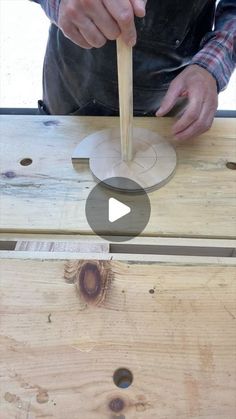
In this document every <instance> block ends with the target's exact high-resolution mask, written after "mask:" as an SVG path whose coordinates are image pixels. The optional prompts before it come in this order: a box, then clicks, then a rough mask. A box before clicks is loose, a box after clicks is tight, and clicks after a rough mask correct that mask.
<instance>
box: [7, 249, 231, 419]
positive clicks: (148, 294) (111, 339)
mask: <svg viewBox="0 0 236 419" xmlns="http://www.w3.org/2000/svg"><path fill="white" fill-rule="evenodd" d="M12 253H14V252H12ZM32 257H33V256H32V255H31V258H32ZM77 258H78V255H77ZM95 267H96V269H97V273H96V275H95V273H94V272H96V271H95ZM0 271H1V294H2V296H1V339H0V360H1V362H2V365H0V377H1V384H0V405H1V408H2V415H1V418H2V419H15V418H19V419H40V418H45V419H51V418H54V419H65V418H68V419H125V418H126V419H164V418H165V419H175V418H179V419H190V418H191V419H210V418H212V419H213V418H214V419H226V418H227V419H234V418H235V412H236V404H235V391H236V363H235V357H236V334H235V319H236V304H235V294H236V289H235V286H236V281H235V280H234V278H235V264H234V266H233V265H232V266H226V265H225V262H223V263H222V262H221V261H220V260H219V259H218V258H215V262H214V261H211V262H209V263H208V264H206V265H201V266H200V265H199V263H195V262H192V261H191V260H190V261H188V260H187V258H186V260H185V263H184V261H182V262H181V263H178V262H172V263H171V264H169V263H167V262H165V263H161V264H160V263H158V262H154V261H151V262H150V261H148V260H147V261H146V262H145V261H130V256H129V255H128V259H126V260H125V259H124V260H122V261H117V260H112V261H111V260H107V261H101V260H100V261H97V260H95V261H94V260H90V261H89V262H88V261H83V260H81V259H80V260H76V259H74V260H73V259H70V254H69V253H68V254H67V255H66V256H64V255H63V256H62V258H60V256H59V255H57V258H54V259H51V256H50V253H48V254H47V255H45V254H44V255H43V257H42V259H41V256H40V254H36V255H35V258H34V259H27V257H26V258H25V256H23V258H21V259H19V258H18V259H17V258H16V257H15V258H11V259H1V258H0ZM85 273H87V276H86V275H85ZM93 273H94V276H95V278H94V277H93ZM93 279H94V281H95V282H94V283H93ZM95 283H96V287H95ZM86 284H87V286H88V287H87V286H86ZM93 287H95V288H93ZM94 290H95V291H96V292H92V291H94ZM98 290H99V292H97V291H98ZM1 362H0V364H1ZM124 367H125V368H127V369H128V370H129V371H130V372H131V373H132V375H133V382H132V384H131V385H130V386H129V387H128V388H122V387H121V386H120V385H119V386H117V385H116V384H119V382H116V380H115V378H116V377H114V381H113V374H114V373H115V371H116V370H117V369H118V368H124Z"/></svg>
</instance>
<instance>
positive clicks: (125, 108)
mask: <svg viewBox="0 0 236 419" xmlns="http://www.w3.org/2000/svg"><path fill="white" fill-rule="evenodd" d="M116 45H117V68H118V84H119V108H120V141H121V158H122V160H124V161H131V160H132V158H133V153H132V141H133V48H132V47H129V46H128V45H126V43H125V42H124V41H123V40H122V38H118V39H117V41H116Z"/></svg>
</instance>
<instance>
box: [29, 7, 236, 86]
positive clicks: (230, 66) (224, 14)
mask: <svg viewBox="0 0 236 419" xmlns="http://www.w3.org/2000/svg"><path fill="white" fill-rule="evenodd" d="M33 1H34V2H36V3H39V4H41V6H42V8H43V9H44V11H45V13H46V15H47V16H48V17H49V19H50V20H51V21H52V22H53V23H55V24H57V21H58V12H59V5H60V1H61V0H33ZM189 64H197V65H199V66H201V67H203V68H205V69H206V70H208V71H209V72H210V73H211V74H212V75H213V77H214V78H215V79H216V81H217V85H218V91H219V92H220V91H221V90H223V89H225V87H226V86H227V84H228V82H229V79H230V76H231V74H232V73H233V71H234V69H235V66H236V0H220V2H219V4H218V6H217V9H216V17H215V28H214V31H212V32H209V33H207V34H206V35H205V37H204V38H203V40H202V42H201V48H200V50H199V52H198V53H197V54H196V55H195V56H193V58H192V60H191V61H190V63H189Z"/></svg>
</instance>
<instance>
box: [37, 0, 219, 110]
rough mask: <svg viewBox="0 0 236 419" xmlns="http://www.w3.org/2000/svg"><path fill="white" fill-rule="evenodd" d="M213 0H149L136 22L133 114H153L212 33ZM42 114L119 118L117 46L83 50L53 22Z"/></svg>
mask: <svg viewBox="0 0 236 419" xmlns="http://www.w3.org/2000/svg"><path fill="white" fill-rule="evenodd" d="M215 3H216V1H215V0H148V2H147V9H146V10H147V11H146V16H145V17H144V18H143V19H138V18H137V19H135V21H136V28H137V34H138V41H137V44H136V45H135V47H134V50H133V73H134V74H133V79H134V84H133V91H134V114H135V115H153V114H154V113H155V111H156V110H157V109H158V108H159V106H160V102H161V100H162V99H163V97H164V95H165V93H166V91H167V89H168V86H169V84H170V82H171V81H172V80H173V79H174V78H175V77H176V76H177V75H178V74H179V73H180V72H181V71H182V70H183V69H184V68H185V66H186V65H187V64H188V63H189V62H190V60H191V58H192V57H193V55H195V54H196V53H197V52H198V51H199V49H200V43H201V40H202V38H203V37H204V35H205V34H206V33H207V32H209V31H211V30H212V26H213V21H214V13H215ZM39 108H40V111H41V113H48V114H57V115H68V114H69V115H105V116H108V115H118V114H119V109H118V108H119V101H118V83H117V62H116V43H115V42H114V41H108V42H107V43H106V45H105V46H104V47H102V48H98V49H96V48H92V49H91V50H86V49H83V48H80V47H79V46H77V45H76V44H74V43H73V42H71V41H70V40H69V39H68V38H66V37H65V36H64V35H63V33H62V31H61V30H60V29H59V28H58V27H57V26H55V25H54V24H52V25H51V27H50V32H49V39H48V44H47V50H46V55H45V60H44V71H43V101H39Z"/></svg>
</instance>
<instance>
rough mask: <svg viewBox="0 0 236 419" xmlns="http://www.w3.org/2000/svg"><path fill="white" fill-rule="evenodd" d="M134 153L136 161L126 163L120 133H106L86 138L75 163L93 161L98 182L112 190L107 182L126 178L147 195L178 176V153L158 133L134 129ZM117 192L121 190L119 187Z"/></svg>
mask: <svg viewBox="0 0 236 419" xmlns="http://www.w3.org/2000/svg"><path fill="white" fill-rule="evenodd" d="M132 152H133V159H132V161H122V159H121V146H120V130H119V129H118V128H114V129H106V130H103V131H99V132H96V133H94V134H91V135H89V136H88V137H86V138H84V139H83V140H82V142H81V143H80V144H79V145H78V146H77V148H76V150H75V151H74V154H73V156H72V161H73V162H77V163H78V162H79V163H85V162H88V160H89V162H88V163H89V167H90V170H91V172H92V173H93V175H94V176H95V178H96V179H97V180H98V181H100V182H103V183H104V184H105V185H107V186H108V187H109V186H110V185H109V182H108V183H106V179H108V181H109V179H110V178H113V177H124V178H128V179H131V180H133V181H134V182H136V183H137V184H139V185H140V186H141V188H143V189H144V190H145V191H150V190H153V189H158V188H160V187H161V186H163V185H164V184H166V183H167V182H168V181H169V180H170V178H171V176H172V175H173V174H174V171H175V168H176V160H177V159H176V152H175V149H174V148H173V146H172V145H171V144H169V143H168V141H167V140H165V139H164V138H163V137H161V136H160V135H158V134H157V133H155V132H153V131H149V130H147V129H143V128H133V150H132ZM113 188H114V185H113ZM116 189H120V188H119V185H117V188H116ZM132 191H133V192H137V191H136V190H130V192H132Z"/></svg>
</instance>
